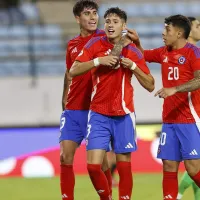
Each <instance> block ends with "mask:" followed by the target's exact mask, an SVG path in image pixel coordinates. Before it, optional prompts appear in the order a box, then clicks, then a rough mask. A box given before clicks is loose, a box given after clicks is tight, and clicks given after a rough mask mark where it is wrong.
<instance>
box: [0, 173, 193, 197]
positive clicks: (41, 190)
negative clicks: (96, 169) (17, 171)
mask: <svg viewBox="0 0 200 200" xmlns="http://www.w3.org/2000/svg"><path fill="white" fill-rule="evenodd" d="M161 182H162V175H161V174H135V175H134V189H133V196H132V200H162V199H163V198H162V188H161ZM113 194H114V195H113V198H114V200H118V198H117V188H114V189H113ZM0 200H61V197H60V188H59V178H58V177H56V178H35V179H22V178H6V179H5V178H4V179H0ZM75 200H99V198H98V196H97V194H96V192H95V191H94V189H93V186H92V184H91V182H90V180H89V178H88V176H76V188H75ZM183 200H193V194H192V189H191V188H189V189H188V190H187V191H186V193H185V196H184V198H183Z"/></svg>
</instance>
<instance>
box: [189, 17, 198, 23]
mask: <svg viewBox="0 0 200 200" xmlns="http://www.w3.org/2000/svg"><path fill="white" fill-rule="evenodd" d="M188 19H189V20H190V23H192V22H193V21H195V20H197V19H196V18H195V17H188Z"/></svg>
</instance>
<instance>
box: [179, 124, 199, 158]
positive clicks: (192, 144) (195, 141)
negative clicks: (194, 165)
mask: <svg viewBox="0 0 200 200" xmlns="http://www.w3.org/2000/svg"><path fill="white" fill-rule="evenodd" d="M176 131H177V136H178V138H179V141H180V143H181V152H182V157H183V160H196V159H200V145H199V144H200V130H199V129H198V126H197V125H196V123H193V124H177V125H176Z"/></svg>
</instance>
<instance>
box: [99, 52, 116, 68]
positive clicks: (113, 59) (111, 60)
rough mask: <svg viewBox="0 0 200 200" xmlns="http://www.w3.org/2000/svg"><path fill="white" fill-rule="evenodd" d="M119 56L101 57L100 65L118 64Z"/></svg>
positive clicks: (110, 65) (111, 65)
mask: <svg viewBox="0 0 200 200" xmlns="http://www.w3.org/2000/svg"><path fill="white" fill-rule="evenodd" d="M118 60H119V58H118V57H117V56H112V55H109V56H105V57H99V63H100V65H104V66H108V67H113V66H115V65H116V64H117V62H118Z"/></svg>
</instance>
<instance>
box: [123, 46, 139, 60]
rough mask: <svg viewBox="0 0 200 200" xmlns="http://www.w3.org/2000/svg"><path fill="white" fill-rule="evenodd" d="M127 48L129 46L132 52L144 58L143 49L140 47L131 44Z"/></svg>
mask: <svg viewBox="0 0 200 200" xmlns="http://www.w3.org/2000/svg"><path fill="white" fill-rule="evenodd" d="M127 48H128V50H131V51H132V52H134V53H135V54H136V55H137V57H138V58H139V59H142V58H143V55H142V53H141V51H140V50H139V49H138V48H136V47H133V46H131V45H128V47H127Z"/></svg>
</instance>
